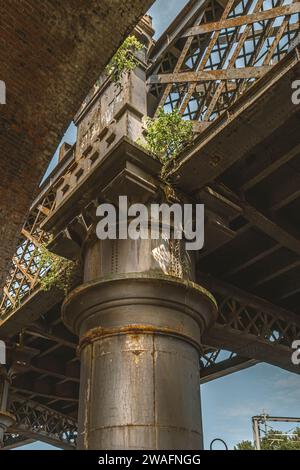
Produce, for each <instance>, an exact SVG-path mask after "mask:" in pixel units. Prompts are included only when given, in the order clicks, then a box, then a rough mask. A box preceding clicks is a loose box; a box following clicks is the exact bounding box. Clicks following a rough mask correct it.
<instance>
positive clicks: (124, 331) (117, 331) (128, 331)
mask: <svg viewBox="0 0 300 470" xmlns="http://www.w3.org/2000/svg"><path fill="white" fill-rule="evenodd" d="M180 330H181V328H179V329H174V328H164V327H160V328H158V327H155V326H152V325H127V326H123V327H117V328H102V327H97V328H92V329H91V330H90V331H88V332H87V333H86V334H85V335H84V336H83V337H82V338H81V341H80V343H79V346H78V348H77V352H78V354H79V353H80V352H81V351H82V349H83V348H85V347H86V346H88V345H89V344H92V343H94V342H95V341H98V340H100V339H104V338H109V337H112V336H118V335H132V334H134V335H137V334H152V335H155V334H157V335H169V336H174V337H175V338H179V339H183V340H184V341H187V342H189V343H190V344H192V346H194V347H196V349H197V350H199V351H200V350H201V346H200V344H199V343H198V342H197V341H196V340H195V339H194V338H192V337H190V336H188V335H186V334H183V333H182V332H181V331H180Z"/></svg>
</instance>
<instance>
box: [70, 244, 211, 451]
mask: <svg viewBox="0 0 300 470" xmlns="http://www.w3.org/2000/svg"><path fill="white" fill-rule="evenodd" d="M153 243H154V242H153V241H151V240H150V241H149V240H142V241H141V240H138V241H131V240H119V241H117V240H116V241H105V242H101V241H99V240H97V241H94V242H89V243H88V244H87V245H86V247H85V250H84V256H83V257H84V261H85V269H84V273H85V279H84V280H85V282H84V284H83V285H81V286H80V287H78V288H77V289H75V290H74V291H73V292H72V293H71V294H70V295H69V297H68V298H67V299H66V301H65V303H64V306H63V318H64V321H65V324H66V325H67V326H68V327H69V328H70V329H71V330H72V331H73V332H75V333H76V334H78V336H79V338H80V354H81V386H80V410H79V443H78V447H79V448H80V449H100V450H101V449H171V450H172V449H200V448H201V445H202V432H201V429H202V428H201V415H200V394H199V355H200V347H201V346H200V344H201V333H202V332H203V331H204V329H205V328H207V327H208V326H209V325H210V324H211V323H212V322H213V320H214V318H215V314H216V305H215V301H214V299H213V298H212V296H211V295H210V294H209V293H208V292H207V291H206V290H205V289H203V288H201V287H200V286H198V285H196V284H194V283H193V282H192V281H191V279H190V278H191V277H192V272H193V263H192V261H191V259H190V258H189V257H188V255H187V254H186V253H184V251H183V249H182V246H177V248H176V249H175V252H176V253H177V258H176V260H175V261H174V256H173V255H174V252H173V253H172V252H171V251H172V250H171V249H170V245H169V244H168V242H165V241H158V240H157V241H155V243H156V246H155V247H153ZM163 243H165V246H163ZM174 243H179V244H181V242H180V241H176V242H174ZM159 251H161V253H163V254H164V256H162V257H161V258H160V256H159ZM180 252H181V254H180ZM166 253H169V255H170V256H169V257H168V256H166ZM169 272H171V275H170V274H168V273H169ZM176 273H177V277H176V276H175V274H176Z"/></svg>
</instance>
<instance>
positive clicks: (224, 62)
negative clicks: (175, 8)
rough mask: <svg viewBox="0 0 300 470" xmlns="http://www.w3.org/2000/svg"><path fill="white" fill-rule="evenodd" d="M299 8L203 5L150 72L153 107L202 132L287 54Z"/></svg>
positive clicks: (284, 1)
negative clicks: (175, 112)
mask: <svg viewBox="0 0 300 470" xmlns="http://www.w3.org/2000/svg"><path fill="white" fill-rule="evenodd" d="M221 5H223V7H222V6H221ZM299 6H300V3H299V2H293V1H292V0H242V1H236V0H228V1H226V0H225V1H224V0H222V1H221V0H220V1H217V0H210V1H209V2H205V6H203V7H202V10H201V8H200V9H199V11H198V17H197V20H196V21H195V23H194V24H193V25H192V26H189V27H188V28H186V29H185V31H183V33H181V37H179V38H177V39H176V40H175V42H174V43H171V44H170V45H169V47H168V48H167V51H166V52H165V54H164V55H163V57H162V59H160V63H159V64H154V65H153V66H152V67H151V69H150V76H149V83H150V92H151V93H152V94H153V95H154V96H155V97H156V98H157V99H158V106H164V108H165V109H166V110H172V109H174V108H178V109H179V110H180V112H181V113H182V115H183V117H184V118H185V119H190V120H192V121H194V122H195V130H196V131H198V132H199V131H201V130H203V129H204V128H205V127H207V125H209V124H210V123H211V122H212V121H213V120H214V119H216V118H217V117H218V116H220V115H221V114H222V113H223V112H224V111H225V110H226V109H227V108H228V107H229V106H230V105H231V104H232V103H233V102H234V101H235V100H236V99H237V98H238V97H239V96H240V95H241V94H242V93H244V92H245V91H246V90H247V89H248V88H249V87H250V86H251V85H252V84H253V83H254V82H255V81H257V80H258V79H259V78H260V77H262V76H263V75H264V74H265V73H266V72H268V71H269V70H270V68H272V66H273V65H274V64H275V63H276V62H278V61H279V60H280V59H282V58H283V56H284V55H285V54H286V53H287V52H288V50H289V48H290V47H291V44H292V43H293V41H294V40H295V39H296V38H297V35H298V34H299V13H300V8H299ZM154 72H155V75H154Z"/></svg>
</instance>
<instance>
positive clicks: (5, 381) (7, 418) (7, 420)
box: [0, 368, 15, 447]
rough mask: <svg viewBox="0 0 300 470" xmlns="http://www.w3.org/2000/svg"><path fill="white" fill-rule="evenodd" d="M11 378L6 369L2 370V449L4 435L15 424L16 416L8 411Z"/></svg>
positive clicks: (0, 415) (0, 372) (0, 395)
mask: <svg viewBox="0 0 300 470" xmlns="http://www.w3.org/2000/svg"><path fill="white" fill-rule="evenodd" d="M9 382H10V381H9V377H8V374H7V372H6V370H5V369H4V368H1V369H0V447H2V446H3V438H4V434H5V433H6V431H7V430H8V428H9V427H11V426H12V425H13V424H14V423H15V418H14V416H13V415H12V414H11V413H9V412H8V411H7V403H8V389H9Z"/></svg>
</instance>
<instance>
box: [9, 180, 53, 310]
mask: <svg viewBox="0 0 300 470" xmlns="http://www.w3.org/2000/svg"><path fill="white" fill-rule="evenodd" d="M55 194H56V193H55V190H54V189H52V188H51V189H50V190H49V191H48V192H47V193H46V195H45V196H44V197H42V198H41V200H40V201H38V202H37V203H35V204H34V205H33V207H32V208H31V210H30V212H29V215H28V217H27V219H26V221H25V223H24V225H23V228H22V231H21V234H20V237H19V240H18V243H17V249H16V252H15V255H14V257H13V259H12V262H11V267H10V270H9V274H8V277H7V279H6V282H5V286H4V288H3V296H2V299H1V303H0V318H1V316H2V315H4V314H5V313H7V312H9V311H12V310H13V309H16V308H17V307H18V306H19V305H20V303H21V302H22V300H25V298H26V297H27V296H28V295H29V294H30V293H31V292H32V291H33V290H34V289H35V288H36V286H37V284H38V282H39V279H40V277H41V276H42V275H43V274H44V270H43V267H42V266H40V263H39V251H38V248H39V247H40V245H41V244H43V243H46V242H47V240H48V239H49V237H48V236H47V234H45V232H44V231H43V230H41V227H40V225H41V223H42V222H43V220H44V219H45V218H46V217H47V215H49V213H50V211H51V210H52V209H53V207H54V204H55Z"/></svg>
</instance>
